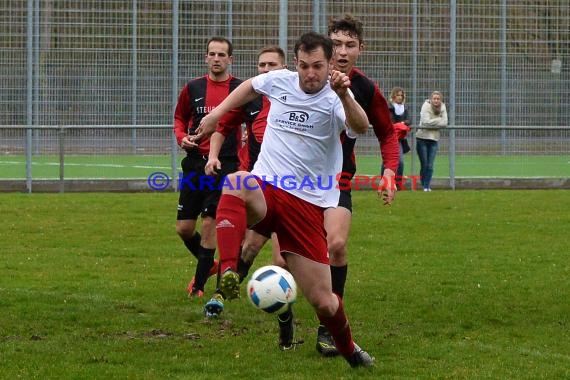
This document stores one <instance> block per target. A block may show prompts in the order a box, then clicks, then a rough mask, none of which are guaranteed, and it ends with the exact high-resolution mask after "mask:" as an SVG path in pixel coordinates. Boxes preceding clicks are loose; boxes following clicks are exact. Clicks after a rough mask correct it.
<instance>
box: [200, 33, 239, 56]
mask: <svg viewBox="0 0 570 380" xmlns="http://www.w3.org/2000/svg"><path fill="white" fill-rule="evenodd" d="M214 41H215V42H222V43H226V44H228V55H229V56H230V57H231V56H232V55H233V53H234V46H233V45H232V42H231V41H230V40H228V39H227V38H226V37H220V36H215V37H211V38H210V39H209V40H208V42H206V53H208V49H209V48H210V42H214Z"/></svg>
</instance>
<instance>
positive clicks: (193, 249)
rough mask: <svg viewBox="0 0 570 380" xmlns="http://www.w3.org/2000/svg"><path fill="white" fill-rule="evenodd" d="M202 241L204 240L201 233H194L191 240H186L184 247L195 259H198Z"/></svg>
mask: <svg viewBox="0 0 570 380" xmlns="http://www.w3.org/2000/svg"><path fill="white" fill-rule="evenodd" d="M200 240H202V236H200V233H199V232H194V235H192V237H191V238H190V240H184V245H185V246H186V248H188V250H189V251H190V253H191V254H192V255H193V256H194V257H195V258H198V254H199V252H198V251H199V250H200Z"/></svg>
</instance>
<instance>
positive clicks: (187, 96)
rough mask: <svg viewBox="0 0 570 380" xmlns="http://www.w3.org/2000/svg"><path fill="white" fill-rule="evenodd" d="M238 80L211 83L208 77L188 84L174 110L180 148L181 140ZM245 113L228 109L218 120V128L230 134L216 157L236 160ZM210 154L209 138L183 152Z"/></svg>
mask: <svg viewBox="0 0 570 380" xmlns="http://www.w3.org/2000/svg"><path fill="white" fill-rule="evenodd" d="M241 83H242V80H241V79H238V78H236V77H234V76H231V75H230V77H229V78H228V79H227V80H225V81H223V82H215V81H213V80H211V79H210V77H209V76H208V75H205V76H203V77H200V78H196V79H193V80H191V81H189V82H188V83H187V84H186V85H185V86H184V88H183V89H182V91H181V92H180V95H179V97H178V103H177V104H176V109H175V111H174V134H175V135H176V141H177V142H178V144H179V145H180V143H181V141H182V139H183V138H184V137H185V136H187V135H189V134H193V133H194V131H195V130H196V128H198V125H200V121H201V120H202V118H203V117H204V116H206V115H207V114H208V113H209V112H210V111H212V110H213V109H214V108H215V107H216V106H218V105H219V104H220V103H221V102H222V101H223V100H224V99H225V98H226V97H227V96H228V94H229V93H230V92H231V91H233V90H234V89H235V88H236V87H237V86H239V85H240V84H241ZM244 118H245V111H244V110H243V109H242V108H238V109H234V110H231V111H230V112H229V113H228V114H226V115H224V117H223V118H222V119H221V120H220V123H219V124H220V126H222V128H224V129H228V131H231V133H228V134H227V135H226V140H225V141H224V144H223V145H222V148H221V150H220V154H219V157H220V158H223V157H237V150H238V147H239V146H240V145H239V142H240V141H241V123H242V122H243V121H244V120H245V119H244ZM209 152H210V139H202V141H200V145H199V146H198V148H197V149H191V150H188V151H187V153H188V154H189V155H190V154H197V155H200V156H207V155H208V153H209Z"/></svg>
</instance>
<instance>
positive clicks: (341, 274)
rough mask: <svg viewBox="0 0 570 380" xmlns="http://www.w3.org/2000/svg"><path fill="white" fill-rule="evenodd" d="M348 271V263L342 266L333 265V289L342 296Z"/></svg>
mask: <svg viewBox="0 0 570 380" xmlns="http://www.w3.org/2000/svg"><path fill="white" fill-rule="evenodd" d="M347 273H348V264H347V265H343V266H341V267H336V266H332V265H331V280H332V291H333V293H336V294H338V296H339V297H340V298H342V297H344V284H346V275H347Z"/></svg>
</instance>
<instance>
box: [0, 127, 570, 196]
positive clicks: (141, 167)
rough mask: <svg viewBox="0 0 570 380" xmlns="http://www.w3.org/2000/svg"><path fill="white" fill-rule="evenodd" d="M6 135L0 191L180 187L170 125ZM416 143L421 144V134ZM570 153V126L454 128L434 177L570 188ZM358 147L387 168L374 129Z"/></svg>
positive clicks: (367, 169) (369, 163) (482, 184)
mask: <svg viewBox="0 0 570 380" xmlns="http://www.w3.org/2000/svg"><path fill="white" fill-rule="evenodd" d="M29 135H31V136H32V138H31V141H32V144H27V143H26V141H27V140H28V137H29ZM0 136H2V139H1V140H0V142H1V145H0V149H2V152H3V154H2V155H0V191H28V192H31V191H32V189H35V190H34V191H60V192H63V191H98V190H101V191H103V190H106V191H109V190H117V191H126V190H137V191H138V190H156V189H159V190H167V189H168V190H176V189H177V184H178V180H179V176H180V163H179V162H178V161H179V158H181V157H182V156H183V155H184V154H185V153H184V152H183V151H181V150H180V149H179V148H178V147H177V146H176V145H173V144H172V143H171V138H172V127H171V126H169V125H148V126H144V125H139V126H130V125H118V126H101V125H68V126H37V127H32V128H29V127H27V126H11V127H9V126H0ZM133 136H136V138H133ZM410 142H411V145H412V147H413V146H414V145H415V138H414V133H412V134H411V135H410ZM31 146H33V147H34V149H33V151H31V150H30V149H29V148H30V147H31ZM568 152H570V127H532V126H517V127H498V126H454V127H449V128H447V129H445V130H443V132H442V139H441V140H440V150H439V153H438V161H437V163H436V172H435V175H434V178H435V181H434V183H435V187H436V188H437V187H439V188H452V189H454V188H456V184H457V182H458V181H459V183H462V185H460V186H459V187H462V188H465V187H466V186H465V183H466V182H465V180H466V179H467V180H469V181H470V182H469V186H468V187H471V188H489V187H509V188H520V187H527V188H553V187H556V188H570V170H569V167H570V156H569V155H568ZM356 154H357V158H358V165H357V166H358V168H357V175H361V176H369V177H372V176H376V175H378V174H379V171H380V164H381V157H380V152H379V144H378V141H377V139H376V137H375V136H374V133H373V132H372V130H370V131H368V133H367V134H366V135H364V136H360V137H359V138H358V140H357V143H356ZM418 166H419V165H418V163H417V158H416V153H415V151H414V150H413V149H412V152H411V153H409V154H407V155H405V170H404V175H405V176H408V177H410V176H417V175H418V171H419V167H418ZM157 180H158V181H161V183H159V184H157V183H156V182H155V183H154V185H153V184H151V182H150V181H157ZM474 180H476V181H474ZM539 181H540V182H541V183H539ZM163 185H164V186H163Z"/></svg>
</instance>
